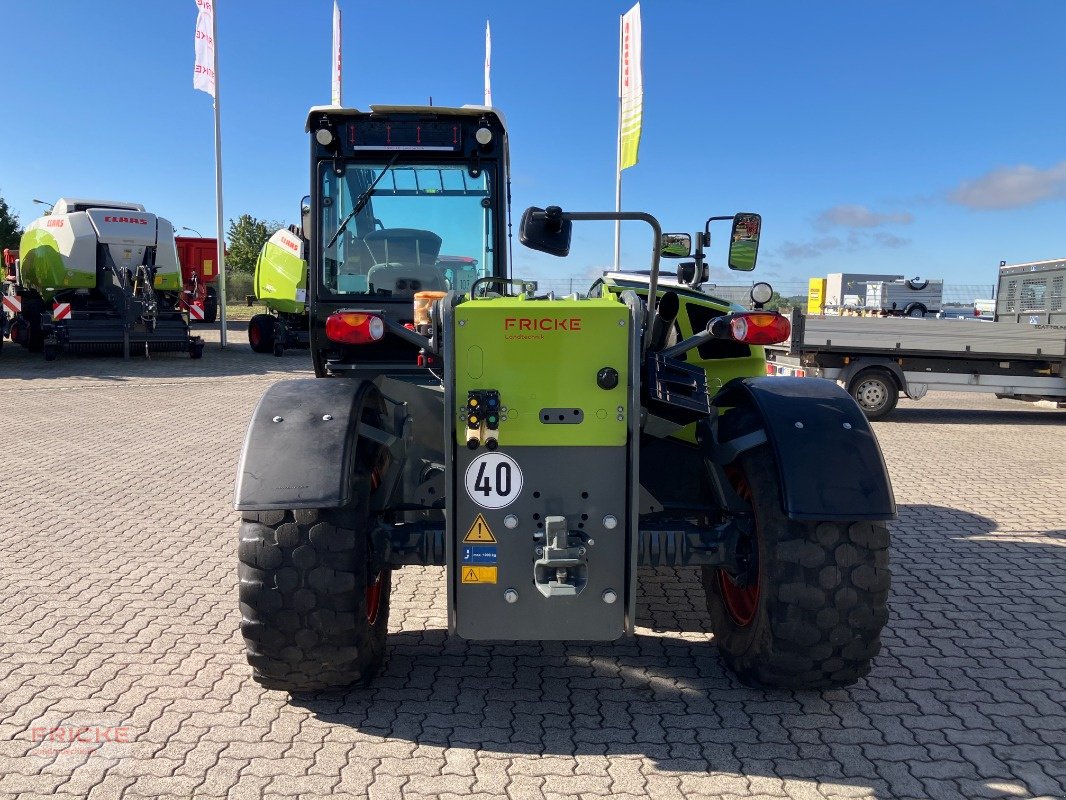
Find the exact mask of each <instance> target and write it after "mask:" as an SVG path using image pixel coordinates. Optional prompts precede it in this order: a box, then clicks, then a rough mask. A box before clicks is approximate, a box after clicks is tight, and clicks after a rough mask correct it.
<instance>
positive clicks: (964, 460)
mask: <svg viewBox="0 0 1066 800" xmlns="http://www.w3.org/2000/svg"><path fill="white" fill-rule="evenodd" d="M232 337H233V341H235V342H236V343H237V344H236V346H233V347H231V348H230V349H228V350H227V351H225V352H222V351H220V350H219V349H218V347H217V345H215V344H211V345H209V346H208V351H207V353H206V355H205V356H204V358H203V360H202V361H198V362H196V361H190V360H188V359H187V358H184V357H180V356H165V357H159V358H156V359H153V360H152V361H145V360H143V359H141V360H133V361H131V362H129V363H123V362H122V361H120V360H114V359H76V358H62V359H61V360H60V361H58V362H56V363H53V364H45V363H44V362H43V361H42V360H40V359H39V357H33V356H30V355H29V354H27V353H25V352H24V351H22V350H21V349H20V348H17V347H12V346H11V345H8V346H6V347H5V348H4V351H3V353H2V355H0V407H2V408H3V420H4V435H3V439H2V441H3V452H4V455H3V461H2V466H0V486H2V487H3V490H4V491H3V494H2V496H3V498H4V502H3V504H2V505H0V575H2V580H0V800H6V799H7V798H14V797H19V798H27V799H28V798H36V797H40V798H45V797H56V798H61V799H62V798H75V797H90V798H119V797H124V798H142V797H143V798H158V797H167V798H169V797H173V798H184V800H189V799H190V798H215V797H229V798H258V797H319V796H321V797H367V796H369V797H371V798H381V799H382V800H387V799H391V798H401V797H402V798H412V799H413V798H422V797H425V798H429V797H456V798H458V797H478V798H500V797H507V798H516V799H517V798H545V799H551V800H554V798H564V797H565V798H582V799H583V800H591V799H592V798H607V797H611V798H637V797H654V798H657V799H659V798H661V799H662V800H669V799H671V798H700V797H708V798H711V797H713V798H739V797H746V798H750V797H772V798H795V799H796V800H800V799H801V798H802V799H807V798H827V799H828V798H923V799H924V798H967V799H968V800H970V799H972V798H995V797H1003V798H1031V797H1062V796H1064V795H1066V711H1064V700H1066V692H1064V688H1063V684H1064V680H1066V632H1064V629H1066V560H1064V555H1066V505H1064V502H1063V498H1064V496H1066V411H1055V410H1052V409H1044V408H1038V407H1033V406H1031V405H1027V404H1024V403H1020V402H1013V401H1001V400H995V399H994V398H990V397H984V396H968V395H948V394H935V395H930V396H929V397H927V398H926V399H925V400H923V401H922V402H921V403H912V402H909V401H902V402H901V403H900V408H899V410H898V411H897V412H896V414H895V415H894V417H893V418H892V419H891V420H887V421H885V422H881V423H878V424H877V425H876V426H875V427H876V429H877V434H878V437H879V439H880V442H881V446H882V448H883V449H884V452H885V457H886V460H887V462H888V465H889V469H890V472H891V474H892V479H893V483H894V486H895V491H896V497H897V500H898V502H899V507H900V514H899V521H898V522H895V523H893V525H892V531H893V534H894V545H893V551H892V560H893V573H894V581H893V592H892V614H891V619H890V622H889V625H888V629H887V630H886V633H885V636H884V650H883V652H882V653H881V655H880V656H879V657H878V659H877V661H876V664H875V668H874V670H873V673H872V674H871V675H870V676H869V678H868V679H867V680H863V681H861V682H860V683H859V684H857V685H856V686H854V687H852V688H849V689H846V690H841V691H832V692H772V691H756V690H751V689H746V688H743V687H741V686H740V685H739V684H738V683H737V682H736V681H735V680H734V679H733V677H732V676H731V675H730V674H729V673H727V672H725V671H724V670H723V668H722V666H721V665H720V663H719V661H718V660H717V657H716V650H715V644H714V641H713V638H712V637H711V636H710V634H709V633H708V629H707V620H706V616H705V613H704V605H703V602H704V601H703V597H702V591H701V589H700V587H699V584H698V581H697V576H696V573H695V571H693V570H658V571H653V570H646V571H642V573H641V576H640V600H639V606H640V627H639V630H638V633H637V635H636V636H635V637H634V638H632V639H629V640H624V641H621V642H619V643H617V644H613V645H588V644H491V645H489V644H478V643H469V642H463V641H460V640H455V639H449V638H448V637H447V636H446V635H445V627H446V625H445V608H444V591H443V587H444V580H443V570H441V569H429V568H426V569H409V570H404V571H402V572H400V573H399V575H398V578H397V580H396V582H395V588H394V593H393V608H392V620H391V634H390V641H389V661H388V665H387V668H386V670H385V672H384V674H383V676H382V677H381V678H380V679H379V680H378V681H377V682H376V684H375V685H374V687H373V688H372V689H370V690H358V691H349V692H347V693H343V694H339V695H332V696H326V695H323V696H311V697H307V698H301V699H297V700H293V699H290V698H289V697H288V696H287V695H285V694H282V693H279V692H272V691H265V690H263V689H261V688H260V687H259V686H258V685H257V684H255V683H253V682H252V680H251V678H250V674H249V669H248V668H247V666H246V665H245V661H244V654H243V645H242V640H241V638H240V635H239V633H238V621H239V616H238V611H237V602H236V553H235V550H236V521H235V520H236V517H235V514H234V512H233V511H232V510H231V507H230V503H231V499H232V484H233V477H234V472H235V466H236V461H237V457H238V454H239V450H240V446H241V441H242V438H243V435H244V427H245V423H246V422H247V420H248V418H249V415H250V413H251V410H252V408H253V406H254V404H255V403H256V401H257V399H258V398H259V396H260V395H261V394H262V392H263V391H264V390H265V389H266V388H267V386H268V385H269V384H270V383H271V382H272V381H274V380H277V379H279V378H283V377H291V376H294V375H309V374H310V370H309V360H308V358H307V356H306V354H300V353H290V354H287V355H286V356H285V357H284V358H278V359H276V358H273V357H272V356H257V355H254V354H252V353H251V352H250V351H249V350H248V348H247V346H246V345H245V344H243V342H244V341H245V339H244V334H243V332H241V331H240V330H239V329H235V330H234V331H233V333H232ZM812 457H817V454H816V453H812ZM57 728H58V729H61V731H66V730H67V729H69V728H74V729H75V731H74V734H75V735H77V736H79V737H80V738H81V739H82V740H84V739H86V738H88V739H93V740H99V739H103V740H104V741H103V742H102V743H100V744H99V746H96V745H92V744H85V743H84V742H76V743H74V744H68V743H65V742H62V743H57V742H56V741H54V739H55V738H56V737H58V736H60V735H67V736H69V734H61V733H60V732H56V731H53V729H57ZM82 728H86V729H88V730H82Z"/></svg>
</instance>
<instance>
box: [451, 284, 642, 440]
mask: <svg viewBox="0 0 1066 800" xmlns="http://www.w3.org/2000/svg"><path fill="white" fill-rule="evenodd" d="M455 318H456V328H455V331H456V332H455V362H456V378H455V381H456V403H457V404H459V405H460V406H461V407H465V403H466V401H467V397H468V394H469V392H471V391H482V390H488V389H494V390H497V391H499V392H500V404H501V406H503V407H505V408H506V409H507V411H506V413H505V414H504V415H503V416H504V417H506V419H503V418H502V417H501V421H500V427H499V444H500V446H501V447H507V446H526V445H540V446H557V445H567V446H581V445H584V446H603V445H608V446H610V445H622V444H625V441H626V427H627V423H628V420H627V413H628V411H627V408H628V395H627V387H628V383H629V364H628V353H629V328H628V326H629V324H630V322H629V308H628V307H627V306H625V305H623V304H622V303H620V302H619V301H618V299H617V298H615V297H607V298H604V299H594V300H555V301H543V300H525V299H524V298H521V297H501V298H495V299H489V300H470V301H468V302H466V303H462V304H460V305H459V306H457V307H456V309H455ZM604 368H609V369H612V370H614V371H615V373H616V374H617V380H616V382H615V384H614V386H613V387H612V388H609V389H603V388H601V387H600V386H599V385H598V383H597V373H599V371H600V370H601V369H604ZM620 409H621V410H620ZM544 414H550V415H551V417H552V418H551V419H550V420H547V421H546V420H543V419H542V417H543V415H544ZM559 416H562V417H563V418H564V419H562V420H560V419H558V417H559ZM546 423H547V424H546ZM467 430H468V428H467V426H466V424H465V420H464V422H463V424H461V425H459V426H457V431H458V438H459V440H460V443H463V444H465V442H466V436H467Z"/></svg>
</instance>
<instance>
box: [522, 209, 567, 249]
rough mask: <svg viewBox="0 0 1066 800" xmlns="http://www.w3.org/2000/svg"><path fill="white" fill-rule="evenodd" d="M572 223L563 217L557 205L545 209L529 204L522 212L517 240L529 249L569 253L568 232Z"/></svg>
mask: <svg viewBox="0 0 1066 800" xmlns="http://www.w3.org/2000/svg"><path fill="white" fill-rule="evenodd" d="M572 228H573V223H572V222H571V221H570V220H568V219H563V210H562V209H561V208H559V206H548V208H547V209H543V208H537V207H536V206H530V207H529V208H527V209H526V210H525V212H523V214H522V223H521V225H519V228H518V241H520V242H521V243H522V244H524V245H525V246H526V247H528V248H530V249H531V250H540V251H541V252H542V253H547V254H548V255H552V256H567V255H570V233H571V230H572Z"/></svg>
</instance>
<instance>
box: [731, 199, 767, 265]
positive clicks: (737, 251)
mask: <svg viewBox="0 0 1066 800" xmlns="http://www.w3.org/2000/svg"><path fill="white" fill-rule="evenodd" d="M761 232H762V217H761V216H760V215H759V214H751V213H748V212H744V213H741V214H737V215H736V216H735V217H733V232H732V234H730V237H729V268H730V269H736V270H740V271H742V272H751V271H752V270H753V269H755V259H756V258H757V257H758V255H759V235H760V233H761Z"/></svg>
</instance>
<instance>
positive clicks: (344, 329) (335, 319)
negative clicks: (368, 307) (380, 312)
mask: <svg viewBox="0 0 1066 800" xmlns="http://www.w3.org/2000/svg"><path fill="white" fill-rule="evenodd" d="M384 335H385V323H384V322H382V320H381V317H377V316H374V315H373V314H361V313H359V312H357V311H337V312H335V313H333V314H330V315H329V316H328V317H327V318H326V336H327V337H328V338H330V339H332V340H333V341H335V342H341V343H343V344H371V343H372V342H376V341H378V340H379V339H381V337H382V336H384Z"/></svg>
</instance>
